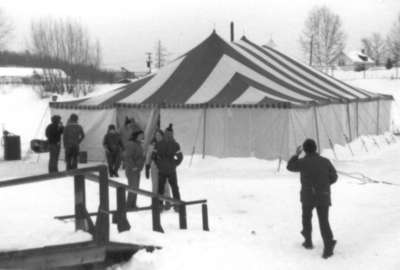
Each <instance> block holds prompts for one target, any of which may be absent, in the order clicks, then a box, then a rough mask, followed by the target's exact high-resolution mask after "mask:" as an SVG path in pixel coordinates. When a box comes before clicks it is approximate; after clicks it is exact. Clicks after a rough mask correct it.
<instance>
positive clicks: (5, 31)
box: [0, 9, 13, 49]
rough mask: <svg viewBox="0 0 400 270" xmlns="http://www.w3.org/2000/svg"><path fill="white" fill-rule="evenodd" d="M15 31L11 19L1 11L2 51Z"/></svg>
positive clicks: (0, 32) (0, 42) (0, 36)
mask: <svg viewBox="0 0 400 270" xmlns="http://www.w3.org/2000/svg"><path fill="white" fill-rule="evenodd" d="M12 30H13V26H12V23H11V21H10V19H9V18H7V16H6V15H5V14H4V12H3V10H1V9H0V49H3V48H4V46H5V44H6V43H7V41H8V39H9V37H10V34H11V32H12Z"/></svg>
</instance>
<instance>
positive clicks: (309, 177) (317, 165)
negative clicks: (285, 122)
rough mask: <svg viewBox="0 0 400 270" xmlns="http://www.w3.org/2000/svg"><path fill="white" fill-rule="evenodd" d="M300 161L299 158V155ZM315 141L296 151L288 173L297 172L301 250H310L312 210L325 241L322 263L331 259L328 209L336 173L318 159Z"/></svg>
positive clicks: (332, 243) (332, 247)
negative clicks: (300, 219)
mask: <svg viewBox="0 0 400 270" xmlns="http://www.w3.org/2000/svg"><path fill="white" fill-rule="evenodd" d="M302 148H303V150H304V152H305V156H304V157H303V158H299V155H300V154H301V152H302ZM316 151H317V146H316V144H315V141H314V140H312V139H307V140H305V141H304V143H303V147H301V146H299V147H298V148H297V151H296V154H295V155H294V156H293V157H292V158H291V159H290V160H289V162H288V165H287V169H288V170H289V171H292V172H300V180H301V192H300V197H301V198H300V199H301V203H302V212H303V213H302V223H303V230H302V231H301V234H302V235H303V236H304V239H305V241H304V243H303V246H304V247H305V248H307V249H312V248H313V243H312V237H311V234H312V221H311V218H312V210H313V208H314V207H315V208H316V209H317V215H318V221H319V227H320V231H321V235H322V239H323V241H324V251H323V254H322V257H323V258H324V259H327V258H329V257H330V256H332V255H333V250H334V248H335V245H336V240H334V239H333V234H332V230H331V227H330V225H329V207H330V205H331V191H330V186H331V184H333V183H335V182H336V180H337V174H336V170H335V168H334V167H333V165H332V163H331V162H330V161H329V160H328V159H326V158H324V157H321V156H320V155H319V154H318V153H317V152H316Z"/></svg>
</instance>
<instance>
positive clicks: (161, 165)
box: [155, 124, 183, 210]
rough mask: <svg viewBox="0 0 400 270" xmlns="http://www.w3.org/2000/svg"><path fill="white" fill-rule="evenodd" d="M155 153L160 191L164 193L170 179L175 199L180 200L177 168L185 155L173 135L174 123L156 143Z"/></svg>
mask: <svg viewBox="0 0 400 270" xmlns="http://www.w3.org/2000/svg"><path fill="white" fill-rule="evenodd" d="M155 153H156V157H155V162H156V164H157V168H158V170H159V173H158V193H159V194H164V188H165V183H166V182H167V181H168V183H169V184H170V186H171V189H172V195H173V197H174V199H177V200H180V199H181V196H180V192H179V187H178V178H177V174H176V168H177V167H178V166H179V165H180V163H181V162H182V160H183V155H182V152H181V150H180V146H179V144H178V143H177V142H176V141H175V139H174V137H173V128H172V124H169V126H168V128H167V129H166V130H165V134H164V139H163V140H162V141H160V142H157V143H156V146H155ZM175 210H177V209H175Z"/></svg>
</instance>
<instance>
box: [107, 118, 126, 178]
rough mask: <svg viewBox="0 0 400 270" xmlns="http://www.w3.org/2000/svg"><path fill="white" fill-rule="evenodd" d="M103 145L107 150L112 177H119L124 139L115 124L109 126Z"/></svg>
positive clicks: (109, 170)
mask: <svg viewBox="0 0 400 270" xmlns="http://www.w3.org/2000/svg"><path fill="white" fill-rule="evenodd" d="M103 146H104V150H105V152H106V157H107V163H108V172H109V174H110V177H114V176H115V177H118V170H119V166H120V163H121V152H122V140H121V136H120V134H119V133H118V132H117V131H116V129H115V125H109V126H108V130H107V134H106V135H104V138H103Z"/></svg>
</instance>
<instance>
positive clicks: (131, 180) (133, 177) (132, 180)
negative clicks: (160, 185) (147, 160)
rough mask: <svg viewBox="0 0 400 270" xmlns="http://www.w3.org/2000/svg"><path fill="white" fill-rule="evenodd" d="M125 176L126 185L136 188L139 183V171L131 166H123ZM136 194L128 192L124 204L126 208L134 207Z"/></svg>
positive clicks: (135, 205)
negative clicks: (126, 179)
mask: <svg viewBox="0 0 400 270" xmlns="http://www.w3.org/2000/svg"><path fill="white" fill-rule="evenodd" d="M125 174H126V178H128V186H129V187H131V188H135V189H138V188H139V185H140V171H139V170H136V171H133V170H132V168H125ZM136 201H137V194H136V193H132V192H129V193H128V198H127V200H126V206H127V207H128V208H136V207H137V204H136Z"/></svg>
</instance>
